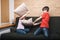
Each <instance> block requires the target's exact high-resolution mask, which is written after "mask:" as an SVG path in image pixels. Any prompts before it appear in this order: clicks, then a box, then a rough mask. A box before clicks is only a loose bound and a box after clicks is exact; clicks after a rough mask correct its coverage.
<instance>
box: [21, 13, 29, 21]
mask: <svg viewBox="0 0 60 40" xmlns="http://www.w3.org/2000/svg"><path fill="white" fill-rule="evenodd" d="M28 14H29V12H27V13H26V14H24V15H23V16H22V17H20V20H22V19H24V18H25V17H26V15H28Z"/></svg>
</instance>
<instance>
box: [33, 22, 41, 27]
mask: <svg viewBox="0 0 60 40" xmlns="http://www.w3.org/2000/svg"><path fill="white" fill-rule="evenodd" d="M40 23H41V22H39V23H34V22H33V25H34V26H36V25H39V24H40Z"/></svg>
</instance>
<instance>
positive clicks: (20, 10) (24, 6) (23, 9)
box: [14, 3, 28, 16]
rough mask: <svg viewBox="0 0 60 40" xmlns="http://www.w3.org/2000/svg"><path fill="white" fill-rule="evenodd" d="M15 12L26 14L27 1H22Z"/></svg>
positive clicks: (20, 14)
mask: <svg viewBox="0 0 60 40" xmlns="http://www.w3.org/2000/svg"><path fill="white" fill-rule="evenodd" d="M14 12H15V13H16V14H18V15H19V16H22V15H24V14H25V13H27V12H28V8H27V6H26V5H25V3H22V4H21V5H19V6H18V7H17V8H16V9H15V10H14Z"/></svg>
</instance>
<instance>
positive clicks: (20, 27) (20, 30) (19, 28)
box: [16, 13, 29, 35]
mask: <svg viewBox="0 0 60 40" xmlns="http://www.w3.org/2000/svg"><path fill="white" fill-rule="evenodd" d="M27 14H28V13H26V14H25V15H23V16H22V17H20V18H19V22H18V26H17V29H16V32H17V33H19V34H22V35H25V34H27V33H28V32H29V29H28V28H24V25H23V24H22V20H23V19H24V18H25V16H26V15H27Z"/></svg>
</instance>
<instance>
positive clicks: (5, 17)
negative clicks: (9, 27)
mask: <svg viewBox="0 0 60 40" xmlns="http://www.w3.org/2000/svg"><path fill="white" fill-rule="evenodd" d="M1 22H2V23H5V22H9V0H1Z"/></svg>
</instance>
